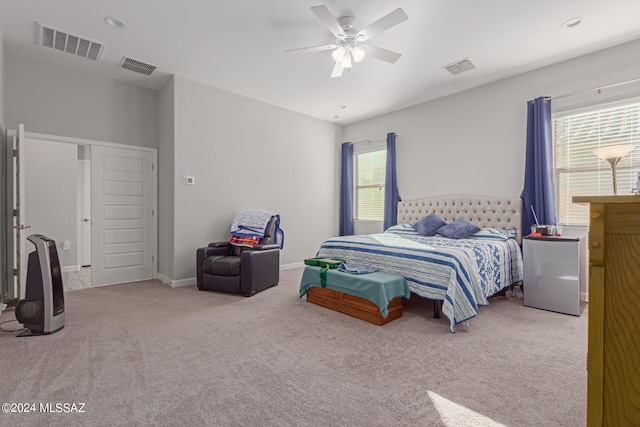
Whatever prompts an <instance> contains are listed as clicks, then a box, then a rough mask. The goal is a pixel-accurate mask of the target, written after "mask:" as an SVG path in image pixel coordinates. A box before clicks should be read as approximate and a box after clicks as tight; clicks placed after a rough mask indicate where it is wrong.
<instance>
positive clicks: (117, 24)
mask: <svg viewBox="0 0 640 427" xmlns="http://www.w3.org/2000/svg"><path fill="white" fill-rule="evenodd" d="M104 22H106V23H107V25H110V26H112V27H114V28H124V27H126V26H127V24H125V23H124V21H122V20H120V19H118V18H114V17H113V16H107V17H106V18H104Z"/></svg>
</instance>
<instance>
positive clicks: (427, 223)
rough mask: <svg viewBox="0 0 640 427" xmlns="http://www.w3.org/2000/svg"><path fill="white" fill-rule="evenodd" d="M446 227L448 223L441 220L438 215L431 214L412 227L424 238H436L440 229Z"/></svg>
mask: <svg viewBox="0 0 640 427" xmlns="http://www.w3.org/2000/svg"><path fill="white" fill-rule="evenodd" d="M444 225H447V223H446V222H444V221H443V220H442V219H440V218H439V217H438V215H436V214H435V213H430V214H429V215H427V216H425V217H424V218H422V219H421V220H420V221H418V222H416V223H415V224H413V225H412V227H413V228H414V230H416V231H417V232H418V233H420V234H422V235H423V236H435V235H436V233H437V232H438V229H439V228H441V227H442V226H444Z"/></svg>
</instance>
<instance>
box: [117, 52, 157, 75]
mask: <svg viewBox="0 0 640 427" xmlns="http://www.w3.org/2000/svg"><path fill="white" fill-rule="evenodd" d="M120 68H123V69H125V70H129V71H133V72H134V73H140V74H144V75H145V76H150V75H151V74H152V73H153V72H154V71H155V70H157V69H158V66H156V65H151V64H147V63H146V62H142V61H138V60H137V59H133V58H129V57H128V56H125V57H124V58H122V62H121V63H120Z"/></svg>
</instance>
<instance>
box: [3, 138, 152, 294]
mask: <svg viewBox="0 0 640 427" xmlns="http://www.w3.org/2000/svg"><path fill="white" fill-rule="evenodd" d="M24 139H25V140H27V139H40V140H48V141H55V142H63V143H69V144H75V145H88V146H90V147H94V146H103V147H111V148H120V149H125V150H133V151H145V152H150V153H151V158H152V165H151V181H152V182H151V194H152V199H153V200H152V221H153V223H152V226H151V228H152V233H151V245H152V258H151V259H152V261H151V273H152V278H154V279H155V278H157V277H158V214H157V213H158V170H157V169H156V167H155V165H156V164H157V163H158V150H157V149H156V148H149V147H142V146H138V145H128V144H118V143H115V142H106V141H96V140H91V139H82V138H73V137H67V136H59V135H50V134H44V133H36V132H26V131H25V132H24ZM8 181H14V178H13V177H9V179H8ZM8 196H9V197H12V196H11V195H8ZM7 209H10V212H7V215H8V216H9V218H12V217H13V207H12V206H11V207H9V206H8V207H7ZM9 222H11V221H9ZM91 256H92V257H93V256H94V254H91ZM7 257H8V258H9V261H10V262H9V264H11V265H8V266H7V270H13V268H14V266H13V263H12V262H11V261H12V260H13V261H15V260H14V259H13V258H15V255H14V254H10V253H8V254H7ZM21 292H22V291H21Z"/></svg>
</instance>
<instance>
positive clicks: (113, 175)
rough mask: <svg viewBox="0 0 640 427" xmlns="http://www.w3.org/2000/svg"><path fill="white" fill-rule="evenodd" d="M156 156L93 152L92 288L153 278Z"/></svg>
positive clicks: (98, 149) (96, 147)
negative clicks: (153, 168) (154, 167)
mask: <svg viewBox="0 0 640 427" xmlns="http://www.w3.org/2000/svg"><path fill="white" fill-rule="evenodd" d="M152 160H153V156H152V153H151V152H148V151H137V150H129V149H121V148H112V147H105V146H99V145H94V146H92V147H91V215H92V216H91V219H92V231H91V283H92V286H100V285H106V284H112V283H122V282H133V281H137V280H144V279H150V278H152V277H153V261H154V260H153V258H152V257H153V240H154V239H153V223H154V221H153V215H154V212H153V200H154V199H153V179H152V177H153V172H152V167H153V166H152Z"/></svg>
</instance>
